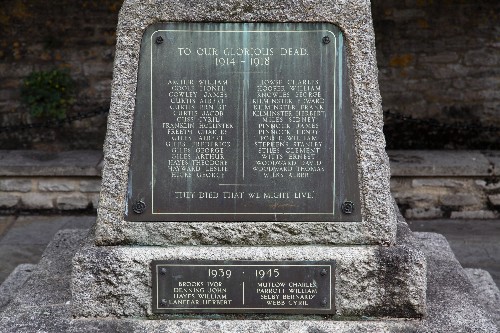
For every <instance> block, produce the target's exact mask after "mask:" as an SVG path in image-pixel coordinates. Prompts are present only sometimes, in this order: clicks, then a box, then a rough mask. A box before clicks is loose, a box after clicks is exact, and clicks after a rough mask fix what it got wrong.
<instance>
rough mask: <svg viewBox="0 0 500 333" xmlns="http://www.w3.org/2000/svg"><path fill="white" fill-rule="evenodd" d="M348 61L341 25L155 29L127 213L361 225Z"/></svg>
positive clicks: (137, 119)
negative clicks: (346, 208)
mask: <svg viewBox="0 0 500 333" xmlns="http://www.w3.org/2000/svg"><path fill="white" fill-rule="evenodd" d="M343 57H344V52H343V42H342V34H341V32H340V31H339V30H338V28H337V27H335V26H333V25H331V24H323V23H321V24H305V23H304V24H296V23H295V24H291V23H290V24H266V23H253V24H251V23H221V24H215V23H211V24H202V23H164V24H156V25H154V26H151V27H149V28H148V29H147V31H146V33H145V35H144V37H143V42H142V46H141V61H140V68H139V82H138V88H137V102H136V112H135V115H134V131H133V141H132V155H131V156H132V157H131V168H130V173H129V190H128V199H127V200H128V205H127V211H126V212H125V219H126V220H128V221H210V220H218V221H221V220H222V221H271V220H281V221H360V220H361V215H360V201H359V187H358V180H357V173H356V171H355V170H356V167H355V163H356V158H355V153H354V142H353V138H352V136H353V135H352V115H351V111H350V106H349V105H350V104H349V93H348V91H349V90H348V87H347V85H346V84H345V83H344V82H345V72H346V69H345V61H344V58H343ZM346 201H348V202H350V203H351V207H352V210H350V211H349V212H348V213H346V212H345V211H343V210H342V209H341V206H342V204H343V203H344V202H346ZM136 208H141V209H136Z"/></svg>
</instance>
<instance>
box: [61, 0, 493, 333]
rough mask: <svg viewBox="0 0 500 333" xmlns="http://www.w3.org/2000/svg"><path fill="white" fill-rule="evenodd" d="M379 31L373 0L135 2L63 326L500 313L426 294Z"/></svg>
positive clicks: (329, 321) (338, 327) (381, 325)
mask: <svg viewBox="0 0 500 333" xmlns="http://www.w3.org/2000/svg"><path fill="white" fill-rule="evenodd" d="M374 41H375V40H374V33H373V27H372V21H371V14H370V3H369V2H368V1H360V0H347V1H330V2H319V1H313V2H307V3H306V2H299V1H266V2H262V1H231V0H224V1H211V0H205V1H189V2H184V1H175V0H164V1H149V2H144V1H137V0H127V1H125V3H124V4H123V7H122V9H121V12H120V17H119V25H118V31H117V47H116V59H115V67H114V77H113V86H112V101H111V110H110V113H109V119H108V131H107V137H106V142H105V147H104V151H105V154H104V168H103V183H102V189H101V197H100V201H99V209H98V216H97V222H96V225H95V228H94V229H93V230H92V231H91V233H90V234H89V236H88V237H86V239H85V240H84V242H83V245H82V246H81V247H80V248H79V249H78V250H77V252H76V254H75V255H74V257H73V259H72V277H71V294H72V296H71V301H70V305H69V307H70V309H71V315H72V317H73V318H74V319H72V320H69V319H68V320H69V321H68V322H69V324H68V326H67V327H68V330H69V331H72V332H80V331H82V332H83V331H91V330H104V331H105V330H109V331H169V332H174V331H175V332H177V331H179V332H181V331H189V332H208V331H239V332H243V331H248V332H250V331H259V332H260V331H262V332H264V331H273V332H282V331H294V332H295V331H309V332H311V331H314V332H320V331H321V332H323V331H325V332H326V331H338V332H351V331H366V332H389V331H390V332H395V331H398V332H401V331H403V330H404V331H408V332H413V331H415V332H416V331H422V332H436V331H441V332H447V331H448V329H450V332H457V330H456V327H465V328H472V329H474V328H475V327H480V328H485V327H486V328H488V329H490V328H491V329H494V325H492V324H491V323H489V322H488V321H487V319H486V318H485V317H484V316H483V317H481V316H482V312H481V311H480V310H479V309H477V308H474V306H473V305H472V304H471V302H465V303H464V304H465V305H463V304H462V303H460V304H462V305H461V306H462V308H461V309H467V311H470V312H471V313H473V314H474V316H475V318H476V320H475V322H471V321H467V322H466V324H463V322H462V321H460V320H458V321H456V322H453V323H451V324H450V323H449V321H453V319H456V318H459V317H453V316H455V314H456V313H457V312H454V311H455V308H454V307H456V306H458V305H457V304H455V303H453V302H451V301H450V302H449V309H447V310H442V308H436V304H435V303H432V302H431V303H429V304H427V297H426V291H427V288H428V283H427V277H428V276H429V277H431V281H434V280H435V278H434V277H433V275H431V274H430V273H429V274H428V267H427V260H426V256H425V255H424V252H422V250H421V247H422V245H421V243H422V242H424V241H420V242H419V241H418V240H417V239H416V238H415V237H414V236H413V235H412V234H411V233H410V232H409V230H408V229H407V227H406V225H405V223H404V221H403V220H402V218H401V217H398V214H397V208H395V206H394V202H393V199H392V197H391V194H390V190H389V178H390V173H389V163H388V158H387V155H386V153H385V150H384V147H385V141H384V136H383V133H382V125H383V124H382V109H381V98H380V94H379V89H378V83H377V66H376V60H375V44H374ZM431 238H432V237H431ZM445 247H446V246H445V245H444V247H443V246H442V248H445ZM443 251H444V252H446V249H445V250H443ZM433 262H434V261H433ZM435 272H436V269H434V273H435ZM432 279H434V280H432ZM446 292H449V291H443V295H444V294H446ZM434 302H435V301H434ZM439 311H441V312H442V313H441V315H442V316H441V317H440V319H433V318H435V317H436V315H437V312H439ZM459 312H460V311H459ZM67 315H68V314H67V313H66V314H65V316H67ZM422 318H423V319H422ZM443 318H444V319H443ZM400 319H405V320H404V321H401V320H400ZM459 319H460V318H459ZM347 320H348V321H347ZM448 324H449V326H448V327H447V325H448ZM457 325H462V326H457ZM443 327H445V328H446V330H445V329H444V328H443ZM441 328H443V329H442V330H440V329H441ZM436 329H437V330H436Z"/></svg>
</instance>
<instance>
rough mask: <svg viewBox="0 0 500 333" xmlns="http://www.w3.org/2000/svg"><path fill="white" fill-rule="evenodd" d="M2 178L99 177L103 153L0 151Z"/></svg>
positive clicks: (84, 151) (0, 174)
mask: <svg viewBox="0 0 500 333" xmlns="http://www.w3.org/2000/svg"><path fill="white" fill-rule="evenodd" d="M0 155H1V157H2V158H0V176H59V175H64V176H99V175H100V170H99V168H98V164H99V162H100V161H101V158H102V152H100V151H98V150H79V151H64V152H60V153H51V152H44V151H35V150H23V151H5V150H4V151H0Z"/></svg>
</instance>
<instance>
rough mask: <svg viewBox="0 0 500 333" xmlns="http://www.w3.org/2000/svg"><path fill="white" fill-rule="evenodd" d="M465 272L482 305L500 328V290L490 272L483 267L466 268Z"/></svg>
mask: <svg viewBox="0 0 500 333" xmlns="http://www.w3.org/2000/svg"><path fill="white" fill-rule="evenodd" d="M465 274H467V277H468V278H469V280H470V282H471V283H472V285H473V286H474V290H475V294H476V296H477V298H478V299H479V300H480V303H481V305H482V306H483V307H484V308H485V310H486V311H487V312H488V313H489V314H490V315H491V318H492V320H493V321H494V322H495V323H496V325H497V327H498V328H499V329H500V311H499V310H500V290H498V287H497V285H496V284H495V281H493V279H492V278H491V275H490V273H488V271H485V270H483V269H477V268H466V269H465Z"/></svg>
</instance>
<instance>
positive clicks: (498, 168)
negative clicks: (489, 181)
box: [484, 151, 500, 176]
mask: <svg viewBox="0 0 500 333" xmlns="http://www.w3.org/2000/svg"><path fill="white" fill-rule="evenodd" d="M484 155H485V156H486V158H487V159H488V161H489V162H490V164H491V166H492V169H493V174H494V175H495V176H498V175H500V152H499V151H485V152H484Z"/></svg>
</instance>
